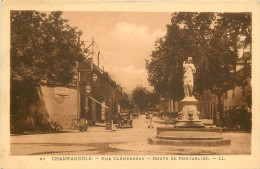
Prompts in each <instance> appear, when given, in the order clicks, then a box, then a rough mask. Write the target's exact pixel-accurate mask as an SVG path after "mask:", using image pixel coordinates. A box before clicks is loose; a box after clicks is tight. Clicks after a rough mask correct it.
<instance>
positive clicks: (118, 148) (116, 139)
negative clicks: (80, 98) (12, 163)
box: [11, 116, 251, 155]
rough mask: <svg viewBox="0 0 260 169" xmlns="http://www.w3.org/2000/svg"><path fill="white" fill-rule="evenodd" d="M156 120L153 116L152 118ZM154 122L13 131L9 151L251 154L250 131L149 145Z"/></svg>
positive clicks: (111, 153)
mask: <svg viewBox="0 0 260 169" xmlns="http://www.w3.org/2000/svg"><path fill="white" fill-rule="evenodd" d="M155 120H156V119H155ZM166 125H167V124H161V123H154V126H155V128H153V129H149V128H147V126H148V120H147V119H145V116H141V117H140V118H138V119H134V123H133V126H134V127H133V128H126V129H116V130H115V131H107V130H105V128H104V127H91V128H89V130H88V131H87V132H68V133H54V134H35V135H13V136H11V155H198V154H200V155H226V154H250V152H251V148H250V147H251V134H250V133H234V132H232V133H223V137H224V138H227V139H231V142H232V143H231V146H223V147H178V146H159V145H149V144H148V143H147V139H148V137H155V136H156V127H158V126H166Z"/></svg>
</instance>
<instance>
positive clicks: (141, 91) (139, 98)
mask: <svg viewBox="0 0 260 169" xmlns="http://www.w3.org/2000/svg"><path fill="white" fill-rule="evenodd" d="M159 98H160V96H159V94H158V93H155V92H149V91H148V90H147V89H146V88H145V87H142V86H136V88H135V89H134V90H133V91H132V99H133V101H134V103H135V105H137V106H138V108H139V110H140V111H145V110H146V109H147V108H152V107H155V106H156V104H158V102H159Z"/></svg>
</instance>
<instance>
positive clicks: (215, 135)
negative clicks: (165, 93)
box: [148, 97, 231, 146]
mask: <svg viewBox="0 0 260 169" xmlns="http://www.w3.org/2000/svg"><path fill="white" fill-rule="evenodd" d="M180 104H181V107H182V111H181V112H179V115H178V120H177V124H176V125H174V127H157V135H156V138H148V143H149V144H160V145H161V144H162V145H164V144H165V145H172V146H224V145H230V144H231V140H227V139H223V137H222V128H219V127H215V128H206V127H205V126H204V125H203V124H202V121H201V120H200V112H199V111H198V110H197V105H198V100H196V99H195V98H194V97H186V98H184V99H183V100H182V101H180Z"/></svg>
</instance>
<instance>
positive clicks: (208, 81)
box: [146, 12, 251, 111]
mask: <svg viewBox="0 0 260 169" xmlns="http://www.w3.org/2000/svg"><path fill="white" fill-rule="evenodd" d="M250 45H251V14H250V13H213V12H211V13H207V12H203V13H197V12H190V13H188V12H176V13H173V14H172V18H171V24H170V25H167V33H166V35H165V36H164V37H162V38H160V39H158V40H157V41H156V42H155V49H154V51H153V52H152V54H151V58H150V60H147V61H146V67H147V70H148V81H149V82H150V84H151V85H152V86H154V88H155V90H156V91H157V92H159V93H160V94H162V95H163V96H164V97H166V98H172V99H173V100H175V101H178V100H180V99H182V98H183V96H184V93H183V81H182V79H183V68H182V63H183V61H185V60H187V58H188V57H192V58H193V62H194V65H195V67H196V69H197V72H196V73H195V76H194V79H195V84H194V94H195V96H196V95H197V94H200V93H202V92H203V91H205V90H210V91H211V92H212V93H214V94H216V95H217V96H218V98H219V108H220V107H221V96H222V95H223V93H224V92H225V91H227V90H229V89H231V88H233V87H234V86H235V85H236V84H237V83H238V81H240V80H241V79H239V80H238V79H237V78H236V72H235V67H236V63H237V60H238V56H239V55H238V54H239V53H238V50H239V49H241V48H248V47H250ZM250 50H251V48H250ZM248 68H249V69H251V67H250V65H249V67H248ZM220 111H221V110H220Z"/></svg>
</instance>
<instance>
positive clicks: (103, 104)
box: [88, 96, 109, 109]
mask: <svg viewBox="0 0 260 169" xmlns="http://www.w3.org/2000/svg"><path fill="white" fill-rule="evenodd" d="M88 97H89V98H91V99H92V100H93V101H95V102H97V103H98V104H100V105H101V106H102V107H105V108H107V109H109V107H107V106H106V105H104V104H102V103H100V102H99V101H97V100H96V99H94V98H93V97H90V96H88Z"/></svg>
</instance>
